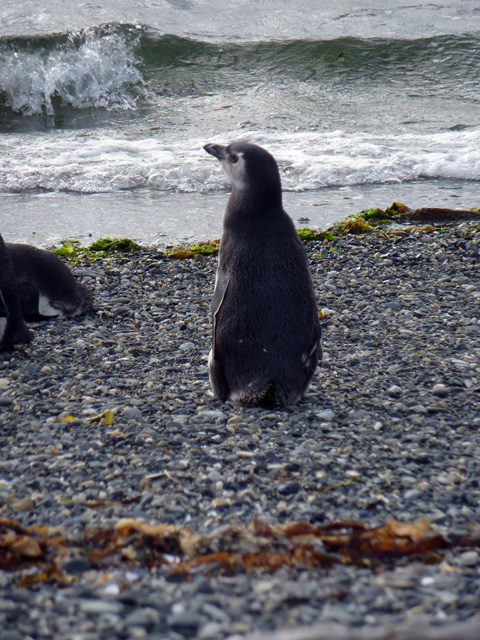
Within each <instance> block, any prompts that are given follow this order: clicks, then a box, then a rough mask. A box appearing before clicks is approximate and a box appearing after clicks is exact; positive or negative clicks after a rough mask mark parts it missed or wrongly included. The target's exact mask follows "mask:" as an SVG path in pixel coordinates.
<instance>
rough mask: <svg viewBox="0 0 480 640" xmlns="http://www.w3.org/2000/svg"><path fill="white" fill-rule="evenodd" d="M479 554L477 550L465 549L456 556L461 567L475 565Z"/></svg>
mask: <svg viewBox="0 0 480 640" xmlns="http://www.w3.org/2000/svg"><path fill="white" fill-rule="evenodd" d="M478 559H479V554H478V552H477V551H465V552H464V553H462V554H461V555H460V557H459V558H458V564H459V565H460V566H461V567H475V566H476V565H477V564H478Z"/></svg>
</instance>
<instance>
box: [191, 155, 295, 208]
mask: <svg viewBox="0 0 480 640" xmlns="http://www.w3.org/2000/svg"><path fill="white" fill-rule="evenodd" d="M203 148H204V149H205V151H207V153H210V154H211V155H212V156H214V157H215V158H217V159H218V160H220V162H221V163H222V167H223V170H224V171H225V173H226V174H227V176H228V178H229V179H230V181H231V183H232V187H233V193H236V195H237V196H240V197H242V198H244V199H254V200H255V202H257V203H260V202H263V201H265V203H266V204H269V205H271V206H272V205H277V204H279V203H281V197H282V195H281V194H282V189H281V183H280V174H279V171H278V166H277V163H276V161H275V158H274V157H273V156H272V155H271V154H270V153H269V152H268V151H267V150H266V149H263V148H262V147H259V146H258V145H256V144H252V143H250V142H232V143H231V144H229V145H227V146H223V145H220V144H206V145H205V146H204V147H203Z"/></svg>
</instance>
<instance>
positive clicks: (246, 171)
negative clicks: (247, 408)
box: [204, 142, 322, 407]
mask: <svg viewBox="0 0 480 640" xmlns="http://www.w3.org/2000/svg"><path fill="white" fill-rule="evenodd" d="M204 149H205V151H207V152H208V153H210V154H211V155H212V156H214V157H215V158H218V160H220V162H221V163H222V167H223V169H224V171H225V173H226V174H227V176H228V177H229V178H230V180H231V183H232V192H231V195H230V199H229V201H228V204H227V208H226V211H225V217H224V222H223V235H222V241H221V245H220V254H219V259H218V270H217V277H216V283H215V292H214V295H213V302H212V322H213V344H212V350H211V351H210V356H209V372H210V381H211V384H212V387H213V392H214V396H215V397H216V398H218V399H220V400H222V401H226V400H233V401H235V402H241V403H245V404H253V405H260V406H267V407H268V406H282V407H284V406H286V405H289V404H292V403H295V402H298V401H299V400H301V398H302V397H303V396H304V395H305V393H306V391H307V388H308V385H309V383H310V380H311V378H312V376H313V374H314V372H315V369H316V367H317V363H318V360H319V358H321V355H322V350H321V344H320V340H321V328H320V323H319V318H318V308H317V304H316V301H315V292H314V289H313V284H312V279H311V276H310V270H309V267H308V259H307V255H306V252H305V248H304V246H303V243H302V241H301V240H300V238H299V237H298V234H297V232H296V230H295V226H294V224H293V221H292V219H291V218H290V217H289V216H288V214H287V213H286V212H285V211H284V209H283V206H282V188H281V183H280V174H279V171H278V167H277V163H276V161H275V159H274V158H273V156H272V155H270V153H268V151H266V150H265V149H262V148H261V147H259V146H257V145H254V144H250V143H246V142H234V143H232V144H230V145H228V146H221V145H218V144H207V145H205V147H204Z"/></svg>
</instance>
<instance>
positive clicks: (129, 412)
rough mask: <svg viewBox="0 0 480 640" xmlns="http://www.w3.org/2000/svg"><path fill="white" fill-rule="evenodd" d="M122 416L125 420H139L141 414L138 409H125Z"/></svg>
mask: <svg viewBox="0 0 480 640" xmlns="http://www.w3.org/2000/svg"><path fill="white" fill-rule="evenodd" d="M122 415H123V416H124V418H126V419H127V420H140V419H141V417H142V412H141V411H140V409H139V408H138V407H125V409H124V410H123V412H122Z"/></svg>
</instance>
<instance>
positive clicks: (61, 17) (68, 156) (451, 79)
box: [0, 0, 480, 245]
mask: <svg viewBox="0 0 480 640" xmlns="http://www.w3.org/2000/svg"><path fill="white" fill-rule="evenodd" d="M338 5H339V6H338V7H333V6H332V3H327V2H322V1H313V0H304V1H302V2H301V3H300V2H298V3H296V2H291V1H290V2H286V1H285V0H275V1H273V0H272V1H267V2H262V3H259V2H255V1H254V0H244V1H240V0H238V1H237V2H235V3H234V4H233V5H232V6H231V7H228V6H226V5H225V2H219V1H218V0H209V1H208V2H207V1H205V0H172V1H170V2H167V1H166V0H162V1H160V0H159V1H154V0H145V1H143V2H131V1H129V2H126V1H124V0H121V1H114V0H110V1H105V0H99V1H97V2H95V3H93V2H78V1H77V2H73V1H72V0H50V1H49V2H46V1H45V2H44V3H42V2H39V1H38V0H36V1H34V0H3V2H2V3H1V5H0V232H1V233H3V235H4V237H5V238H6V239H7V240H10V241H26V242H31V243H33V244H37V245H49V244H52V243H54V242H58V241H60V240H62V239H66V238H70V239H79V240H81V241H82V242H87V241H88V239H89V238H94V239H95V238H98V237H101V236H105V235H110V236H122V237H123V236H128V237H133V238H135V239H137V240H138V241H140V242H142V243H144V244H158V245H164V244H168V243H176V242H180V241H184V240H203V239H207V238H212V237H219V236H220V234H221V225H222V216H223V210H224V207H225V203H226V200H227V198H228V185H227V183H226V180H225V177H224V176H223V174H222V172H221V170H220V165H219V163H217V162H215V160H214V159H213V158H211V157H210V156H208V155H207V154H206V153H205V152H204V151H203V145H204V144H205V143H207V142H221V143H227V142H229V141H232V140H235V139H240V138H241V139H246V140H249V141H252V142H256V143H258V144H261V145H263V146H265V147H266V148H268V149H269V150H270V151H271V152H272V153H273V155H274V156H275V157H276V159H277V161H278V163H279V167H280V171H281V177H282V184H283V188H284V204H285V208H286V209H287V211H288V212H289V213H290V215H291V216H292V217H293V219H294V220H295V222H296V224H297V225H298V226H305V225H306V224H308V225H309V226H315V227H319V228H327V227H328V226H329V225H331V224H332V223H333V222H334V221H336V220H339V219H343V218H345V217H346V216H347V215H350V214H352V213H356V212H358V211H359V210H361V209H362V208H365V207H377V206H378V207H386V206H388V205H389V204H391V202H392V201H393V200H400V201H402V202H404V203H405V204H407V205H409V206H411V207H419V206H425V205H428V204H430V205H432V206H446V207H452V208H470V207H478V206H480V193H479V185H480V93H479V69H480V5H479V3H478V2H477V1H470V0H462V2H461V3H460V2H454V1H452V0H437V2H436V3H435V4H433V3H431V2H427V1H419V0H413V2H412V3H410V4H408V5H400V4H399V3H397V2H388V1H385V0H380V1H377V2H374V1H371V2H344V3H338Z"/></svg>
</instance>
